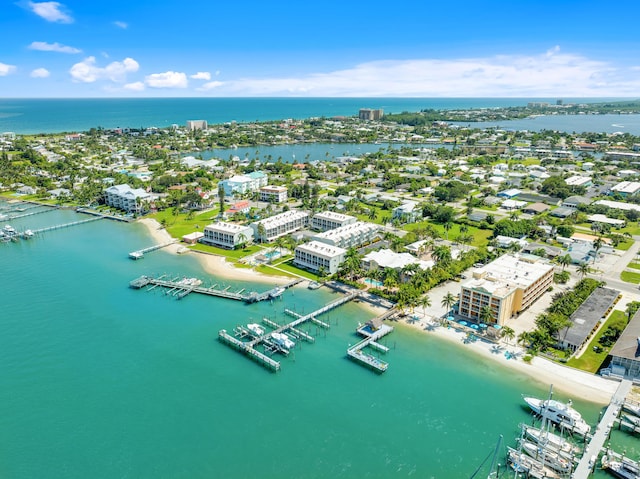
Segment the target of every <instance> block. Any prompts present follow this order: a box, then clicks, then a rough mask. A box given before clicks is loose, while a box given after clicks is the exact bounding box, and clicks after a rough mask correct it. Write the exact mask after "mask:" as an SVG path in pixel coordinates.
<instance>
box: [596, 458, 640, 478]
mask: <svg viewBox="0 0 640 479" xmlns="http://www.w3.org/2000/svg"><path fill="white" fill-rule="evenodd" d="M602 469H606V470H608V471H609V472H611V474H613V475H614V476H616V477H620V478H621V479H640V466H639V465H638V463H637V462H635V461H632V460H631V459H627V458H626V457H622V458H620V459H618V458H616V457H614V456H610V455H608V454H605V455H604V456H602Z"/></svg>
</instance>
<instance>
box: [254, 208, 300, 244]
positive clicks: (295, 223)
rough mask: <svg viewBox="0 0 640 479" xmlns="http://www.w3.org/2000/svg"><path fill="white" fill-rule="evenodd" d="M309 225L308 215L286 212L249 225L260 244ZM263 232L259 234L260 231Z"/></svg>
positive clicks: (294, 211)
mask: <svg viewBox="0 0 640 479" xmlns="http://www.w3.org/2000/svg"><path fill="white" fill-rule="evenodd" d="M308 225H309V213H305V212H304V211H296V210H291V211H286V212H284V213H280V214H279V215H275V216H271V217H269V218H265V219H263V220H260V221H255V222H253V223H251V228H252V229H253V236H254V238H256V239H257V240H260V241H262V242H269V241H273V240H274V239H276V238H278V237H280V236H284V235H286V234H289V233H293V232H294V231H297V230H299V229H302V228H306V227H307V226H308ZM262 228H264V232H262V234H261V231H260V230H261V229H262Z"/></svg>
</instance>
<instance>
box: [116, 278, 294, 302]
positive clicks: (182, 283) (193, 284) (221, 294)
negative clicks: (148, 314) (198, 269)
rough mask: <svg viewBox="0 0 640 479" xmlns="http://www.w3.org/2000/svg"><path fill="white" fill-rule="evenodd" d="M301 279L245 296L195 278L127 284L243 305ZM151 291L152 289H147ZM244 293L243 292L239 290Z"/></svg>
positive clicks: (139, 280)
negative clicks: (203, 296) (209, 285)
mask: <svg viewBox="0 0 640 479" xmlns="http://www.w3.org/2000/svg"><path fill="white" fill-rule="evenodd" d="M301 281H302V280H301V279H296V280H294V281H291V282H289V283H287V284H285V285H282V286H278V287H276V288H272V289H270V290H268V291H265V292H263V293H256V292H255V291H252V292H250V293H247V294H245V293H244V292H234V291H229V287H228V286H227V287H226V288H224V289H219V288H218V287H217V285H213V286H211V287H206V286H202V281H200V280H199V279H197V278H182V279H178V278H174V279H164V276H160V277H158V278H154V277H153V276H140V277H139V278H136V279H134V280H132V281H131V282H129V287H131V288H133V289H142V288H144V287H146V286H152V287H157V286H160V287H162V288H165V289H166V291H165V294H166V295H170V296H174V297H175V298H176V299H182V298H184V297H185V296H187V295H189V294H191V293H198V294H205V295H207V296H216V297H218V298H226V299H232V300H235V301H243V302H245V303H255V302H258V301H265V300H268V299H273V298H276V297H277V296H279V295H280V294H282V292H283V291H284V290H286V289H288V288H291V287H292V286H295V285H296V284H298V283H300V282H301ZM149 289H152V288H149ZM241 291H244V290H241Z"/></svg>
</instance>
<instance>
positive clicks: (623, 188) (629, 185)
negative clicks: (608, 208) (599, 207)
mask: <svg viewBox="0 0 640 479" xmlns="http://www.w3.org/2000/svg"><path fill="white" fill-rule="evenodd" d="M638 190H640V183H638V182H637V181H622V182H620V183H618V184H617V185H615V186H614V187H612V188H611V191H617V192H618V193H628V194H630V195H633V194H634V193H637V192H638Z"/></svg>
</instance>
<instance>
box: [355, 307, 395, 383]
mask: <svg viewBox="0 0 640 479" xmlns="http://www.w3.org/2000/svg"><path fill="white" fill-rule="evenodd" d="M389 313H391V311H387V312H386V313H384V314H383V315H381V316H379V317H377V318H375V319H373V320H371V321H368V322H367V323H366V324H364V325H361V326H360V327H358V329H357V330H356V332H357V333H358V334H359V335H360V336H364V339H363V340H362V341H360V342H358V343H356V344H354V345H353V346H351V347H350V348H349V349H347V356H349V357H350V358H351V359H354V360H355V361H357V362H359V363H361V364H364V365H365V366H369V367H371V368H373V369H375V370H376V371H378V372H381V373H383V372H385V371H386V370H387V369H388V367H389V363H388V362H387V361H384V360H382V359H380V358H377V357H375V356H373V355H371V354H367V353H365V352H364V351H363V349H364V348H366V347H367V346H369V347H371V348H373V349H376V350H378V351H381V352H383V353H387V352H388V351H389V348H388V347H386V346H384V345H382V344H380V343H378V342H377V341H378V340H379V339H381V338H383V337H384V336H386V335H387V334H389V333H390V332H391V331H393V326H389V325H388V324H384V323H382V319H384V318H382V317H383V316H384V317H388V316H391V314H389ZM381 318H382V319H381Z"/></svg>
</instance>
